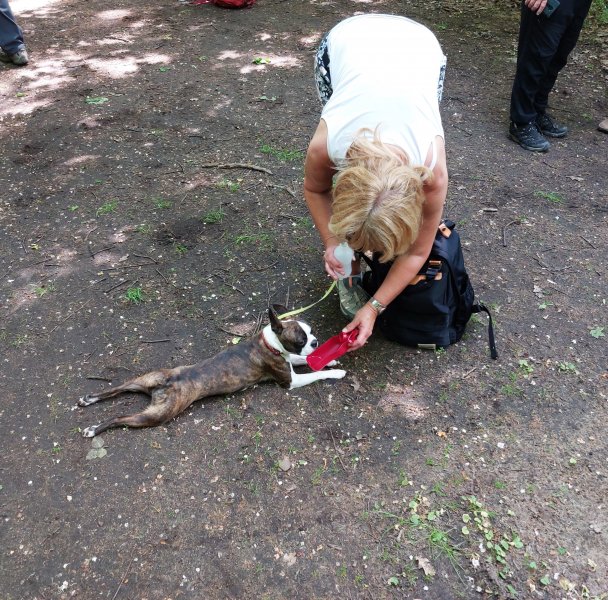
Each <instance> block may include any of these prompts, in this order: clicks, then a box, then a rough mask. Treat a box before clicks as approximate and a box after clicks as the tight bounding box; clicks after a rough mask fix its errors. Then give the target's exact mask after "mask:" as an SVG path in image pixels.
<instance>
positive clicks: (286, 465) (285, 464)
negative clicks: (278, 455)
mask: <svg viewBox="0 0 608 600" xmlns="http://www.w3.org/2000/svg"><path fill="white" fill-rule="evenodd" d="M291 467H292V465H291V461H290V460H289V458H287V457H286V456H285V457H284V458H282V459H281V460H280V461H279V469H281V471H285V472H286V471H289V469H291Z"/></svg>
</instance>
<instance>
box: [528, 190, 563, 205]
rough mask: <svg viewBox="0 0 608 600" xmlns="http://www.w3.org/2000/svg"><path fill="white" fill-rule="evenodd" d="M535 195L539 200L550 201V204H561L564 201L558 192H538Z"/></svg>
mask: <svg viewBox="0 0 608 600" xmlns="http://www.w3.org/2000/svg"><path fill="white" fill-rule="evenodd" d="M534 195H535V196H536V197H537V198H543V199H544V200H549V202H553V203H554V204H560V203H561V202H563V201H564V199H563V198H562V197H561V196H560V195H559V194H557V193H556V192H541V191H536V192H534Z"/></svg>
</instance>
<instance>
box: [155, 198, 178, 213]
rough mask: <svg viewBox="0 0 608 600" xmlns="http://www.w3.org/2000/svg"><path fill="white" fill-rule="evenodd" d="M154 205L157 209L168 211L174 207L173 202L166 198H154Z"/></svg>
mask: <svg viewBox="0 0 608 600" xmlns="http://www.w3.org/2000/svg"><path fill="white" fill-rule="evenodd" d="M153 201H154V204H155V206H156V208H160V209H163V210H166V209H168V208H171V207H172V206H173V202H171V200H165V199H164V198H153Z"/></svg>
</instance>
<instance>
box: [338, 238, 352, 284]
mask: <svg viewBox="0 0 608 600" xmlns="http://www.w3.org/2000/svg"><path fill="white" fill-rule="evenodd" d="M334 256H335V257H336V259H337V260H339V261H340V264H341V265H342V269H343V270H344V275H342V277H341V279H344V278H346V277H350V274H351V272H352V261H353V258H354V257H355V252H354V250H353V249H352V248H351V247H350V246H349V245H348V244H347V243H346V242H342V243H341V244H340V245H339V246H336V248H335V249H334Z"/></svg>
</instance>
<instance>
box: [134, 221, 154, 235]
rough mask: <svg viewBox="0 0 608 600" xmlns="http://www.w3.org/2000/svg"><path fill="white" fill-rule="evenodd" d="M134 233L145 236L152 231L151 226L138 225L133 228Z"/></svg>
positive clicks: (146, 224)
mask: <svg viewBox="0 0 608 600" xmlns="http://www.w3.org/2000/svg"><path fill="white" fill-rule="evenodd" d="M135 231H137V233H143V234H145V235H147V234H149V233H150V232H151V231H152V225H150V224H149V223H140V224H139V225H137V226H136V227H135Z"/></svg>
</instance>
